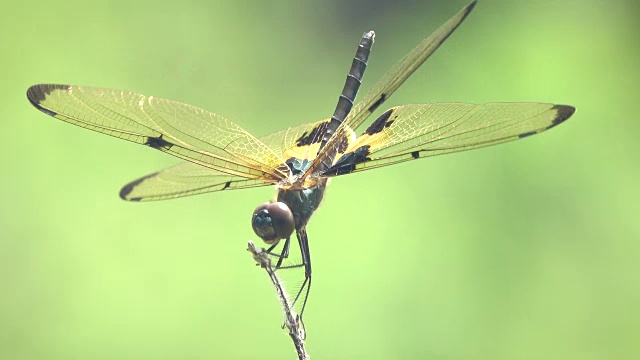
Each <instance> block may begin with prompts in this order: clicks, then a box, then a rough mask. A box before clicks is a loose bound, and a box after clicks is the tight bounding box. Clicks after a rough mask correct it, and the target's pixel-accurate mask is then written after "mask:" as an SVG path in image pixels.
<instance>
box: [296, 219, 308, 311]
mask: <svg viewBox="0 0 640 360" xmlns="http://www.w3.org/2000/svg"><path fill="white" fill-rule="evenodd" d="M296 235H297V238H298V244H299V245H300V252H301V253H302V266H304V281H303V282H302V286H300V290H298V293H297V294H296V297H295V298H294V299H293V304H294V305H295V303H296V302H297V301H298V299H299V298H300V295H302V293H303V292H304V293H305V294H304V298H303V302H302V307H301V308H300V314H299V315H300V319H302V314H303V313H304V309H305V307H306V306H307V299H309V291H311V254H310V253H309V238H308V237H307V229H306V228H304V227H303V228H301V229H298V230H296Z"/></svg>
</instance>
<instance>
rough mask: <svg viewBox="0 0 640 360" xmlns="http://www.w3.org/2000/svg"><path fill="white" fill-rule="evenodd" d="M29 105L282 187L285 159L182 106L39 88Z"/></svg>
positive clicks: (103, 92) (30, 93) (121, 94)
mask: <svg viewBox="0 0 640 360" xmlns="http://www.w3.org/2000/svg"><path fill="white" fill-rule="evenodd" d="M27 97H28V98H29V101H31V103H32V104H33V105H34V106H35V107H36V108H38V109H39V110H41V111H43V112H44V113H46V114H48V115H50V116H53V117H55V118H57V119H60V120H63V121H66V122H69V123H71V124H74V125H78V126H81V127H84V128H87V129H90V130H94V131H97V132H101V133H104V134H107V135H111V136H115V137H118V138H121V139H124V140H128V141H132V142H136V143H139V144H143V145H147V146H150V147H152V148H154V149H157V150H160V151H163V152H166V153H169V154H171V155H174V156H177V157H179V158H182V159H185V160H188V161H191V162H193V163H196V164H199V165H201V166H204V167H208V168H211V169H214V170H217V171H220V172H223V173H226V174H229V175H234V176H239V177H243V178H248V179H260V180H263V181H266V182H277V181H279V180H281V179H284V178H286V177H287V174H288V169H287V167H286V165H285V164H284V162H283V161H282V159H281V158H280V157H279V156H278V155H276V154H275V153H274V152H273V151H271V149H269V148H268V147H267V146H266V145H264V144H263V143H261V142H260V141H259V140H258V139H257V138H255V137H254V136H253V135H251V134H249V133H248V132H247V131H245V130H243V129H242V128H241V127H239V126H238V125H236V124H234V123H233V122H231V121H229V120H227V119H225V118H223V117H221V116H219V115H216V114H213V113H210V112H208V111H206V110H203V109H200V108H197V107H194V106H190V105H187V104H182V103H179V102H175V101H171V100H165V99H160V98H156V97H153V96H145V95H141V94H136V93H132V92H127V91H122V90H111V89H102V88H92V87H78V86H69V85H51V84H40V85H34V86H32V87H30V88H29V90H27Z"/></svg>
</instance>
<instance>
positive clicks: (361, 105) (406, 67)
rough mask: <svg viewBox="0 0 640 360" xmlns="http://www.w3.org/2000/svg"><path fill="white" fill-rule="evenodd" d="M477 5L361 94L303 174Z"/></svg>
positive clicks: (354, 126)
mask: <svg viewBox="0 0 640 360" xmlns="http://www.w3.org/2000/svg"><path fill="white" fill-rule="evenodd" d="M475 5H476V1H473V2H472V3H470V4H469V5H467V6H466V7H464V8H463V9H462V10H460V12H458V13H457V14H456V15H455V16H453V17H452V18H451V19H449V21H447V22H446V23H445V24H444V25H442V26H441V27H440V28H439V29H438V30H436V31H435V32H434V33H433V34H431V35H430V36H429V37H428V38H426V39H424V40H422V42H421V43H420V44H418V46H417V47H416V48H414V49H413V50H411V51H410V52H409V53H408V54H407V55H405V56H404V57H403V58H402V59H401V60H400V61H399V62H398V63H397V64H396V65H395V66H393V67H392V68H391V69H390V70H389V71H388V72H387V73H386V74H385V75H384V76H383V77H382V78H381V79H380V80H379V81H378V83H376V85H374V87H373V88H372V89H371V90H370V91H369V92H368V93H367V94H366V95H365V96H364V98H362V100H361V101H360V102H358V104H357V105H356V106H355V107H354V108H353V110H351V112H350V113H349V115H348V116H347V118H346V120H345V121H344V122H343V123H342V125H341V126H340V127H338V129H337V130H336V132H335V133H334V135H333V137H332V138H331V139H330V140H329V142H327V145H326V146H325V148H324V149H323V150H322V153H321V154H318V157H317V158H316V160H315V161H314V162H313V165H312V166H311V168H310V169H309V171H307V173H306V174H305V175H309V174H310V173H311V172H313V171H314V170H315V169H316V168H318V167H319V166H320V164H321V163H322V162H323V161H324V162H326V161H327V160H326V159H325V158H324V157H325V156H326V155H328V154H332V153H335V152H334V151H332V150H331V149H335V148H337V147H340V144H341V143H342V142H343V141H344V140H343V139H344V137H345V131H347V129H349V128H350V129H354V130H356V129H357V128H358V127H359V126H360V125H361V124H362V123H363V122H364V121H365V120H366V119H367V118H368V117H369V116H370V115H371V113H373V112H374V111H375V110H376V109H377V108H378V107H379V106H380V105H381V104H383V103H384V102H385V101H386V100H387V99H388V98H389V97H390V96H391V95H392V94H393V93H394V92H395V91H396V90H397V89H398V88H399V87H400V85H402V84H403V83H404V82H405V80H407V79H408V78H409V76H411V74H413V72H414V71H416V70H417V69H418V68H419V67H420V65H422V64H423V63H424V62H425V61H426V60H427V59H428V58H429V57H430V56H431V55H432V54H433V53H434V52H435V51H436V50H437V49H438V47H440V45H442V43H443V42H444V41H445V40H446V39H447V38H448V37H449V35H451V33H453V31H454V30H456V29H457V28H458V26H459V25H460V24H461V23H462V21H464V19H465V18H466V17H467V15H469V13H470V12H471V10H473V8H474V7H475Z"/></svg>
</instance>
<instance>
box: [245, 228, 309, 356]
mask: <svg viewBox="0 0 640 360" xmlns="http://www.w3.org/2000/svg"><path fill="white" fill-rule="evenodd" d="M248 246H249V248H248V249H247V250H248V251H249V252H250V253H251V254H252V255H253V259H254V260H255V261H256V262H257V263H258V264H259V265H260V267H261V268H263V269H265V271H266V272H267V274H268V275H269V278H270V279H271V283H272V284H273V287H274V288H275V289H276V294H277V295H278V298H279V299H280V304H281V305H282V311H284V318H285V321H284V325H285V326H286V327H287V329H289V336H290V337H291V340H293V345H294V346H295V347H296V351H297V352H298V359H299V360H308V359H309V355H308V354H307V351H306V349H305V347H304V338H305V331H304V329H303V327H302V326H301V324H300V317H299V316H298V314H296V313H295V312H294V311H293V307H292V306H291V303H290V302H289V298H288V296H287V292H286V290H285V289H284V287H283V286H282V283H281V281H280V279H279V278H278V276H277V275H276V271H275V268H274V267H273V265H272V264H271V259H270V258H269V254H267V252H266V251H265V249H263V248H258V247H256V245H255V244H254V243H253V241H251V240H249V243H248Z"/></svg>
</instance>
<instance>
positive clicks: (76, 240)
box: [0, 0, 640, 360]
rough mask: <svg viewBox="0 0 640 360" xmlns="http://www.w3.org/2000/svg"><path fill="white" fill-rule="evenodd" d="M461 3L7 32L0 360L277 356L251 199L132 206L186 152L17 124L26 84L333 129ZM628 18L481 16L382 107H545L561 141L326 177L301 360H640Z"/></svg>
mask: <svg viewBox="0 0 640 360" xmlns="http://www.w3.org/2000/svg"><path fill="white" fill-rule="evenodd" d="M465 4H466V1H465V0H461V1H459V0H456V1H364V0H353V1H345V0H332V1H277V2H238V1H180V2H177V1H176V2H170V1H162V0H160V1H158V0H154V1H144V2H142V1H104V2H90V1H43V0H36V1H30V2H18V1H14V2H11V3H5V4H3V5H2V9H3V11H2V21H1V22H0V38H1V39H2V41H1V42H0V49H1V54H2V57H1V60H0V61H2V63H3V64H4V66H2V69H4V72H3V76H2V85H1V86H0V99H1V100H0V101H1V106H0V124H1V127H0V129H2V131H1V134H2V135H1V136H2V141H0V150H1V154H2V171H1V173H0V185H1V186H0V199H1V204H0V211H2V214H1V215H2V216H1V218H0V289H2V290H1V293H0V358H2V359H15V360H19V359H92V360H97V359H136V360H142V359H236V358H238V359H240V358H260V359H291V358H294V357H295V354H294V352H293V347H292V345H291V343H290V341H289V338H288V336H287V335H286V333H285V331H282V330H280V328H279V325H280V324H281V320H282V317H281V313H280V309H279V305H278V302H277V300H276V298H275V297H274V294H273V289H272V288H271V287H270V284H269V282H268V281H267V278H266V276H265V275H264V274H263V273H262V272H261V271H259V269H257V268H256V267H255V266H253V262H252V260H251V258H250V256H249V255H248V254H247V252H246V251H245V248H246V241H247V240H249V239H255V236H254V234H253V232H252V230H251V227H250V225H249V218H250V214H251V212H252V210H253V208H254V207H255V206H256V205H257V204H259V203H260V202H262V201H265V200H268V199H270V198H271V197H272V196H273V194H272V189H269V188H260V189H251V190H243V191H237V192H236V191H234V192H228V193H219V194H209V195H201V196H196V197H191V198H185V199H179V200H172V201H165V202H156V203H144V204H135V203H127V202H124V201H121V200H120V199H119V198H118V196H117V193H118V190H119V189H120V187H121V186H122V185H124V184H125V183H127V182H128V181H130V180H133V179H135V178H137V177H139V176H141V175H145V174H147V173H150V172H153V171H155V170H157V169H159V168H162V167H165V166H169V165H171V164H174V163H176V162H177V161H178V160H176V159H174V158H171V157H169V156H167V155H164V154H161V153H160V152H155V151H152V150H150V149H147V148H143V147H140V146H137V145H134V144H130V143H125V142H122V141H117V140H116V139H113V138H109V137H107V136H103V135H101V134H97V133H92V132H89V131H85V130H83V129H80V128H77V127H73V126H71V125H68V124H65V123H62V122H60V121H58V120H55V119H53V118H50V117H47V116H45V115H44V114H42V113H40V112H38V111H36V110H35V109H34V108H32V107H31V106H30V105H29V103H28V102H27V100H26V97H25V91H26V89H27V87H28V86H29V85H32V84H35V83H40V82H54V83H56V82H57V83H70V84H82V85H93V86H102V87H112V88H120V89H127V90H134V91H138V92H141V93H145V94H150V95H155V96H160V97H165V98H170V99H175V100H178V101H182V102H186V103H189V104H193V105H197V106H200V107H203V108H206V109H209V110H212V111H215V112H217V113H219V114H222V115H224V116H225V117H227V118H229V119H232V120H234V121H236V122H237V123H239V124H241V125H242V126H243V127H245V128H246V129H248V130H249V131H251V132H253V133H255V134H256V135H264V134H267V133H269V132H272V131H276V130H279V129H281V128H285V127H287V126H292V125H296V124H299V123H302V122H310V121H315V120H318V119H322V118H326V117H328V116H330V115H331V113H332V111H333V108H334V105H335V102H336V99H337V96H338V94H339V91H340V90H341V88H342V84H343V81H344V79H345V76H346V72H347V70H348V67H349V65H350V63H351V58H352V56H353V53H354V51H355V46H356V44H357V43H358V40H359V39H360V36H361V34H362V33H363V32H364V31H366V30H370V29H375V30H376V33H377V37H376V44H375V46H374V49H373V53H372V57H371V60H370V67H369V68H368V70H367V74H366V76H365V84H364V87H363V90H364V91H366V90H367V89H368V86H370V85H371V84H372V83H374V82H375V80H377V78H378V77H379V76H381V75H382V73H383V72H384V71H385V70H386V69H387V68H389V67H390V66H391V65H393V64H394V63H395V62H396V61H397V60H398V59H399V58H400V57H401V56H402V55H404V53H405V52H406V51H408V50H409V49H411V48H412V47H413V46H415V45H416V44H417V43H418V42H419V41H420V40H421V39H422V38H424V37H426V36H427V35H429V34H430V32H431V31H433V30H435V29H436V28H437V27H438V26H440V25H441V24H442V23H444V22H445V21H446V20H447V19H448V18H449V17H450V16H452V15H453V14H455V12H457V11H458V10H459V9H460V8H461V7H462V6H464V5H465ZM639 10H640V6H639V5H638V2H637V1H635V0H627V1H624V0H618V1H611V2H607V1H601V0H572V1H569V0H567V1H507V0H503V1H489V0H484V1H480V3H479V5H478V6H477V7H476V9H475V10H474V12H473V13H472V14H471V16H470V17H469V18H468V19H467V21H466V22H465V23H464V24H463V25H462V26H461V28H460V29H458V30H457V32H456V33H455V34H454V35H453V36H452V37H451V38H450V39H449V40H448V41H447V42H446V43H445V45H444V46H443V47H442V48H441V49H440V50H438V52H437V53H436V54H435V55H434V56H433V57H432V58H431V59H430V60H429V61H428V62H427V63H426V65H425V66H424V67H423V68H422V69H421V70H420V71H418V72H417V73H416V74H415V75H414V76H413V77H412V78H411V79H410V80H409V81H408V82H407V83H406V84H405V85H404V86H403V87H402V88H401V89H400V90H399V91H398V92H397V93H396V95H395V96H394V97H393V98H391V100H390V101H389V102H387V104H386V105H389V106H391V105H397V104H402V103H413V102H432V101H465V102H489V101H541V102H555V103H566V104H571V105H574V106H576V107H577V112H576V114H575V115H574V117H573V118H572V119H571V120H569V121H568V122H566V123H564V124H562V125H561V126H559V127H557V128H555V129H553V130H552V131H550V132H548V133H545V134H542V135H539V136H535V137H532V138H527V139H526V140H523V141H518V142H514V143H510V144H506V145H501V146H497V147H491V148H486V149H481V150H476V151H472V152H468V153H461V154H455V155H448V156H444V157H436V158H433V159H429V160H423V161H417V162H410V163H405V164H402V165H398V166H394V167H388V168H384V169H379V170H375V171H371V172H366V173H360V174H356V175H350V176H346V177H342V178H339V179H336V180H335V181H334V182H333V183H332V185H331V186H330V188H329V191H328V192H327V196H326V200H325V203H324V205H323V206H322V207H321V209H320V210H319V211H318V212H317V214H316V215H315V216H314V218H313V219H312V221H311V223H310V226H309V233H310V239H311V251H312V254H313V261H314V274H315V277H314V288H313V291H312V295H311V300H310V303H309V306H308V312H307V313H306V324H307V330H308V333H309V335H308V341H307V346H308V350H309V352H310V354H311V355H312V356H313V357H314V358H317V359H414V358H424V359H427V358H428V359H541V358H543V359H563V360H566V359H583V360H584V359H638V358H640V306H639V302H640V251H639V250H640V224H639V221H638V219H639V214H640V196H639V195H640V191H639V190H638V189H639V186H638V185H639V184H638V182H639V180H640V178H639V176H638V175H639V174H640V166H639V165H638V164H639V158H640V156H639V155H640V141H638V139H639V134H640V121H639V120H638V113H637V110H638V107H637V104H638V83H639V80H640V79H639V77H638V73H639V70H638V67H639V66H640V42H639V41H638V35H639V34H640V32H639V31H638V25H637V14H638V13H639Z"/></svg>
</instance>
